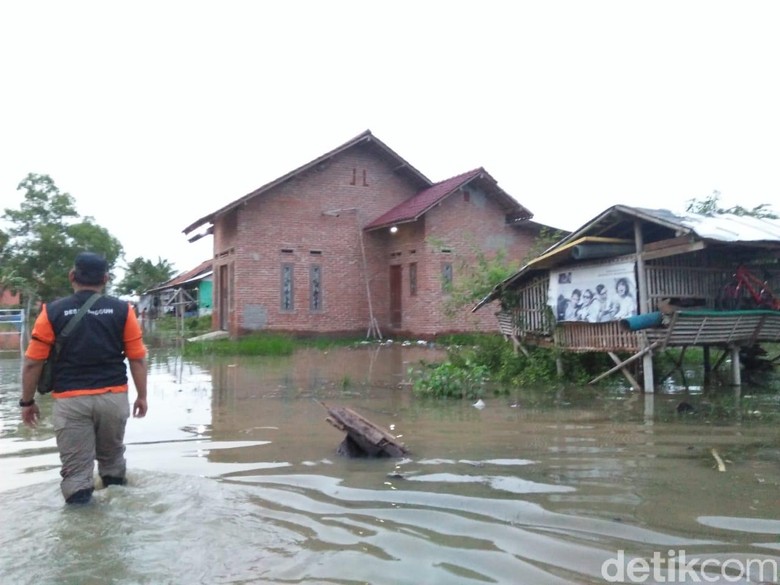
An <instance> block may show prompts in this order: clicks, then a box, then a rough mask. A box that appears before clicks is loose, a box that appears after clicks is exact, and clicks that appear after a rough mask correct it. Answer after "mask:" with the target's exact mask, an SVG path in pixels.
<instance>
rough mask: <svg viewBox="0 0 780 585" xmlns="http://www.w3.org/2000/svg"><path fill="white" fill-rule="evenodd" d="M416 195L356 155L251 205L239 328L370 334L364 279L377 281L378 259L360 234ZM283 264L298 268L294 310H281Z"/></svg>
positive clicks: (246, 214) (238, 289)
mask: <svg viewBox="0 0 780 585" xmlns="http://www.w3.org/2000/svg"><path fill="white" fill-rule="evenodd" d="M415 192H416V186H414V185H410V184H409V183H408V181H406V180H404V179H403V178H402V177H400V176H398V175H396V174H395V173H393V172H392V169H391V168H390V166H389V165H388V163H385V162H383V161H381V160H378V159H377V158H376V157H374V156H371V155H370V153H366V152H364V151H363V150H361V149H353V151H349V152H348V153H346V154H345V155H342V156H339V157H336V158H335V159H333V160H331V161H330V162H328V163H325V164H323V165H321V166H320V167H318V168H316V169H312V170H310V171H308V172H306V173H303V174H301V175H298V176H296V177H294V178H293V179H291V180H289V181H287V182H285V183H284V184H282V185H279V186H278V187H276V188H274V189H273V190H271V191H269V192H267V193H264V194H261V195H259V196H257V197H255V198H253V199H251V200H249V201H248V202H247V203H246V204H245V205H243V206H242V207H240V208H239V211H238V222H237V238H236V277H235V282H234V286H235V297H236V311H237V322H238V323H239V324H240V326H239V328H240V329H242V330H246V329H251V328H254V327H255V326H257V324H258V323H263V324H264V325H265V327H266V328H268V329H273V330H285V331H297V332H303V331H306V332H309V331H320V332H348V331H365V330H366V328H367V326H368V323H369V310H368V297H367V289H366V276H368V277H369V278H377V277H378V275H379V273H380V270H379V269H378V267H377V265H376V264H375V263H374V258H375V254H371V253H370V252H368V251H367V254H366V261H365V263H364V260H363V254H362V250H361V246H360V235H361V232H362V227H363V226H364V225H365V224H366V223H367V222H368V221H370V220H372V219H374V218H375V217H376V216H378V215H380V214H381V213H384V212H385V211H387V210H388V209H390V208H392V207H394V206H395V205H397V204H398V203H400V202H401V201H403V200H405V199H407V198H408V197H411V196H412V195H413V194H414V193H415ZM367 239H368V238H365V239H364V244H365V243H366V241H365V240H367ZM283 265H289V266H291V267H292V278H291V282H292V299H293V305H292V309H291V310H284V309H283V307H282V294H281V290H282V278H283V275H282V266H283ZM312 266H318V267H320V285H321V295H322V296H321V308H319V309H318V310H311V308H310V302H311V279H310V275H311V268H312ZM372 284H373V283H372ZM372 300H373V299H372ZM250 308H251V315H249V314H248V315H247V316H246V317H247V318H245V317H244V312H245V311H246V310H247V309H250ZM258 315H262V316H263V319H258V318H257V316H258Z"/></svg>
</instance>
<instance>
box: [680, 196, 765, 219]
mask: <svg viewBox="0 0 780 585" xmlns="http://www.w3.org/2000/svg"><path fill="white" fill-rule="evenodd" d="M685 211H687V212H688V213H698V214H700V215H707V216H709V217H712V216H715V215H721V214H724V213H731V214H734V215H747V216H751V217H758V218H762V219H780V217H778V215H777V214H776V213H775V212H774V211H773V210H772V208H771V206H770V205H769V204H768V203H762V204H761V205H756V206H755V207H753V208H752V209H748V208H746V207H742V206H741V205H734V206H732V207H728V208H724V207H721V206H720V191H713V192H712V193H711V194H710V195H709V196H708V197H705V198H704V199H696V198H694V199H689V200H688V206H687V207H686V208H685Z"/></svg>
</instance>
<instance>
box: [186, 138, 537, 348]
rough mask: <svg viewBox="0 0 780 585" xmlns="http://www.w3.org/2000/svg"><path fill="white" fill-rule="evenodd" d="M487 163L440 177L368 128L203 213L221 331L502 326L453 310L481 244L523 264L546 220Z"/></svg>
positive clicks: (424, 331)
mask: <svg viewBox="0 0 780 585" xmlns="http://www.w3.org/2000/svg"><path fill="white" fill-rule="evenodd" d="M531 218H532V214H531V212H530V211H529V210H528V209H527V208H526V207H524V206H523V205H521V204H520V203H518V202H517V201H516V200H515V199H514V198H512V197H510V196H509V195H508V194H507V193H505V192H504V191H503V190H502V189H501V188H500V187H499V186H498V183H497V182H496V181H495V179H493V177H491V176H490V175H489V174H488V173H487V171H485V169H483V168H477V169H475V170H472V171H469V172H466V173H463V174H461V175H458V176H456V177H453V178H450V179H447V180H445V181H441V182H439V183H433V182H432V181H430V180H429V179H428V178H426V177H425V176H424V175H423V174H422V173H420V172H419V171H418V170H417V169H415V168H414V167H413V166H411V165H410V164H409V163H408V162H406V161H405V160H404V159H403V158H401V157H400V156H398V154H396V153H395V152H394V151H393V150H391V149H390V148H388V147H387V146H386V145H385V144H384V143H383V142H381V141H380V140H379V139H378V138H376V137H375V136H374V135H373V134H372V133H371V132H370V131H366V132H363V133H362V134H360V135H359V136H357V137H355V138H353V139H352V140H350V141H348V142H346V143H345V144H343V145H341V146H339V147H338V148H336V149H335V150H332V151H330V152H328V153H325V154H324V155H322V156H320V157H319V158H317V159H315V160H313V161H311V162H309V163H307V164H305V165H303V166H302V167H300V168H298V169H295V170H294V171H292V172H290V173H288V174H286V175H284V176H282V177H280V178H278V179H276V180H274V181H272V182H271V183H268V184H267V185H264V186H262V187H260V188H259V189H256V190H255V191H252V192H251V193H249V194H247V195H245V196H243V197H241V198H240V199H237V200H235V201H233V202H232V203H229V204H228V205H225V206H224V207H222V208H220V209H218V210H217V211H214V212H213V213H210V214H208V215H206V216H204V217H201V218H200V219H198V220H197V221H195V222H193V223H192V224H190V225H189V226H187V227H186V228H185V229H184V233H185V234H186V235H188V236H189V237H190V241H195V240H196V239H199V238H201V237H204V236H208V235H211V236H213V242H214V257H213V269H214V310H213V319H214V328H215V329H221V330H225V331H229V332H230V334H231V335H232V336H236V335H239V334H242V333H245V332H248V331H256V330H264V329H265V330H272V331H285V332H295V333H319V334H323V333H325V334H344V333H356V332H363V333H366V332H367V333H369V334H372V335H376V334H377V333H381V335H382V336H384V337H388V336H397V335H409V336H419V337H432V336H435V335H438V334H442V333H448V332H458V331H460V332H462V331H493V330H494V329H495V318H494V317H493V315H492V314H490V313H489V312H488V311H482V312H480V313H479V314H472V313H470V311H469V308H464V310H463V312H462V314H458V315H457V316H455V317H452V316H447V315H446V314H445V312H444V310H443V302H444V301H445V300H446V297H447V293H446V286H445V283H446V282H448V281H452V282H455V281H457V279H458V277H459V272H461V271H462V269H463V266H466V265H468V264H469V263H470V262H472V261H473V260H474V258H475V256H476V253H477V252H482V253H485V254H487V255H491V254H494V253H496V252H498V251H499V250H504V251H505V252H506V254H507V256H508V257H509V258H516V259H517V260H518V261H519V260H520V259H522V258H524V257H525V256H526V254H527V253H528V251H529V249H530V247H531V246H532V245H533V243H534V241H535V239H536V238H537V236H538V235H539V231H540V230H541V229H542V228H543V227H544V226H542V225H540V224H538V223H536V222H533V221H531Z"/></svg>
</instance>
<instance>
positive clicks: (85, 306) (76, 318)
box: [54, 293, 103, 355]
mask: <svg viewBox="0 0 780 585" xmlns="http://www.w3.org/2000/svg"><path fill="white" fill-rule="evenodd" d="M101 296H103V295H101V294H100V293H95V294H93V295H92V296H91V297H89V298H88V299H87V301H86V302H85V303H84V304H83V305H81V308H79V310H78V313H76V314H75V315H74V316H73V319H71V320H70V321H68V324H67V325H65V328H64V329H63V330H62V331H61V332H60V334H59V335H58V336H57V339H56V340H55V342H54V344H55V350H56V352H57V354H58V355H59V353H60V351H61V350H62V344H63V343H64V341H65V339H66V338H67V337H68V335H70V334H71V332H72V331H73V330H74V329H75V328H76V325H78V324H79V321H81V319H82V317H84V315H86V313H87V311H89V309H90V307H91V306H92V305H94V304H95V301H96V300H98V299H99V298H100V297H101Z"/></svg>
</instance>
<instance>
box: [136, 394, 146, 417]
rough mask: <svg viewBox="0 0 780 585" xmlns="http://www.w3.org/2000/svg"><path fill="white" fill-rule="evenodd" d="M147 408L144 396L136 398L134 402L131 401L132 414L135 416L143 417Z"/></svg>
mask: <svg viewBox="0 0 780 585" xmlns="http://www.w3.org/2000/svg"><path fill="white" fill-rule="evenodd" d="M147 408H148V406H147V404H146V398H136V399H135V402H134V403H133V416H134V417H135V418H143V417H145V416H146V409H147Z"/></svg>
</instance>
